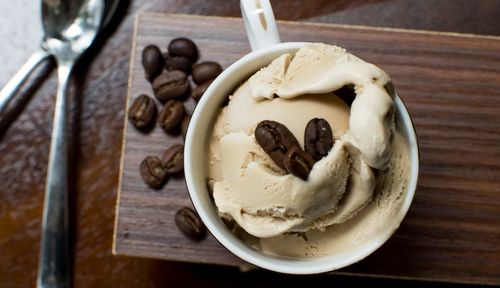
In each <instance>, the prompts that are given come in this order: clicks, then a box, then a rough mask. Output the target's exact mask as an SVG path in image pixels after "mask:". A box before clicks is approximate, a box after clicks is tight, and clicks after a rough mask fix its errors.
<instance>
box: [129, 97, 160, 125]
mask: <svg viewBox="0 0 500 288" xmlns="http://www.w3.org/2000/svg"><path fill="white" fill-rule="evenodd" d="M155 118H156V104H155V102H154V100H153V99H151V97H149V96H147V95H144V94H142V95H139V97H137V98H135V100H134V102H133V103H132V106H130V108H129V110H128V119H129V120H130V123H132V125H134V126H135V127H136V128H137V129H141V130H145V129H148V128H151V127H152V125H154V123H155Z"/></svg>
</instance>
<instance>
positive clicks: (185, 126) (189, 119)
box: [181, 115, 191, 139]
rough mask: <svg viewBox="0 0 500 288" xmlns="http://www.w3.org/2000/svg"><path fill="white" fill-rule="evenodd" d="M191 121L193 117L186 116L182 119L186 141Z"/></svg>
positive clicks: (183, 135)
mask: <svg viewBox="0 0 500 288" xmlns="http://www.w3.org/2000/svg"><path fill="white" fill-rule="evenodd" d="M189 121H191V115H186V116H184V119H182V123H181V133H182V138H183V139H186V133H187V130H188V127H189Z"/></svg>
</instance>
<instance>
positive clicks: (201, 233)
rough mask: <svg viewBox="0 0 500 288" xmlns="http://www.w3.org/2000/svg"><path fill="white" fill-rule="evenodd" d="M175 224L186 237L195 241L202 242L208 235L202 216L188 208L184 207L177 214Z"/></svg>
mask: <svg viewBox="0 0 500 288" xmlns="http://www.w3.org/2000/svg"><path fill="white" fill-rule="evenodd" d="M175 224H176V225H177V227H178V228H179V230H181V232H182V233H184V235H186V236H188V237H189V238H191V239H193V240H201V239H203V238H204V237H205V236H206V234H207V231H206V228H205V225H203V222H202V221H201V219H200V216H198V214H196V212H195V211H194V210H193V209H191V208H188V207H183V208H181V209H180V210H179V211H177V213H175Z"/></svg>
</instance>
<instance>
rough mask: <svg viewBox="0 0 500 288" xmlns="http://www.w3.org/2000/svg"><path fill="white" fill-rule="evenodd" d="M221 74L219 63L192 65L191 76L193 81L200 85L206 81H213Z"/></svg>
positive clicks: (210, 62) (208, 62)
mask: <svg viewBox="0 0 500 288" xmlns="http://www.w3.org/2000/svg"><path fill="white" fill-rule="evenodd" d="M221 72H222V67H221V66H220V64H219V63H216V62H212V61H206V62H202V63H198V64H195V65H193V70H192V72H191V76H192V77H193V81H194V82H195V83H196V84H198V85H201V84H203V83H205V82H207V81H208V80H212V79H215V78H216V77H217V76H219V74H220V73H221Z"/></svg>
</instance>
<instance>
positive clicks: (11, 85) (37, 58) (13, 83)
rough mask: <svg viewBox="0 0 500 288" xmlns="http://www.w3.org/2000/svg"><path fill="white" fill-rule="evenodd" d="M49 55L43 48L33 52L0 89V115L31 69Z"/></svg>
mask: <svg viewBox="0 0 500 288" xmlns="http://www.w3.org/2000/svg"><path fill="white" fill-rule="evenodd" d="M49 55H50V54H49V53H48V52H47V51H45V50H43V49H40V50H38V51H37V52H35V53H33V55H31V57H30V58H29V59H28V61H27V62H26V63H25V64H24V65H23V66H22V67H21V69H19V71H17V73H16V74H15V75H14V77H12V79H10V80H9V82H7V84H6V85H5V86H4V87H3V88H2V90H0V115H2V114H3V112H4V111H5V109H6V108H7V106H8V104H9V103H10V101H11V100H12V98H14V95H16V92H17V90H19V87H21V85H22V84H23V83H24V81H26V79H27V78H28V76H29V75H30V74H31V72H32V71H33V69H35V68H36V66H38V64H39V63H40V62H42V61H43V59H45V58H47V57H48V56H49Z"/></svg>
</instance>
